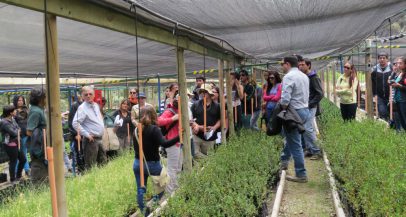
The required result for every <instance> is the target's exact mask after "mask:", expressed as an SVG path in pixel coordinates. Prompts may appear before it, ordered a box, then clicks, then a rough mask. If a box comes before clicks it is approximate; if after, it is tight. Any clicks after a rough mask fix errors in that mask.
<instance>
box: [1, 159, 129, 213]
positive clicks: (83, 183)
mask: <svg viewBox="0 0 406 217" xmlns="http://www.w3.org/2000/svg"><path fill="white" fill-rule="evenodd" d="M133 159H134V154H133V153H126V154H124V155H123V156H121V157H117V158H116V159H114V160H113V161H110V162H109V164H108V165H106V166H104V167H102V168H94V169H92V170H91V171H90V172H88V173H87V174H86V175H84V176H79V177H76V178H73V179H68V180H66V194H67V200H68V215H69V216H74V217H76V216H78V217H79V216H123V215H124V214H126V213H127V212H128V211H129V210H136V199H135V198H136V190H135V189H136V187H135V178H134V175H133V172H132V163H133ZM50 198H51V196H50V191H49V187H48V186H45V185H42V186H40V187H36V188H33V187H30V188H27V189H25V190H22V191H21V192H20V194H19V195H18V196H16V197H15V196H11V197H9V198H7V199H6V202H5V203H3V204H1V205H0V217H3V216H4V217H10V216H14V217H17V216H21V217H23V216H41V217H43V216H44V217H45V216H52V210H51V199H50Z"/></svg>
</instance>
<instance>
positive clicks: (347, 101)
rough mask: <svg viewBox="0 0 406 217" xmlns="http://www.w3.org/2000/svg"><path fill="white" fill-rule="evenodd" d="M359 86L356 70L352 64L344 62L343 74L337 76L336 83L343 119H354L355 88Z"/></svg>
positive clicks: (355, 107) (355, 109) (355, 110)
mask: <svg viewBox="0 0 406 217" xmlns="http://www.w3.org/2000/svg"><path fill="white" fill-rule="evenodd" d="M358 86H359V83H358V79H357V70H356V69H355V67H354V64H351V63H348V62H347V63H345V65H344V74H342V75H341V76H340V78H338V81H337V84H336V93H337V95H338V97H339V98H340V109H341V116H342V117H343V119H344V121H351V120H354V119H355V114H356V112H357V88H358Z"/></svg>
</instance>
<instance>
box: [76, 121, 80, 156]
mask: <svg viewBox="0 0 406 217" xmlns="http://www.w3.org/2000/svg"><path fill="white" fill-rule="evenodd" d="M77 133H78V135H77V136H76V139H77V142H78V152H79V153H80V139H81V137H80V128H79V127H78V129H77ZM79 153H78V154H79Z"/></svg>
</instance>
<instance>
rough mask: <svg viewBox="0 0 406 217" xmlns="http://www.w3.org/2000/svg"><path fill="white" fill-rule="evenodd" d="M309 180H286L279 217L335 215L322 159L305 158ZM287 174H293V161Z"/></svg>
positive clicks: (325, 216)
mask: <svg viewBox="0 0 406 217" xmlns="http://www.w3.org/2000/svg"><path fill="white" fill-rule="evenodd" d="M305 165H306V170H307V176H308V179H309V181H308V182H307V183H295V182H289V181H286V183H285V191H284V193H283V198H282V204H281V207H280V210H279V216H280V217H291V216H300V217H318V216H320V217H329V216H335V211H334V205H333V199H332V195H331V190H330V185H329V182H328V174H327V170H326V167H325V166H324V161H323V160H317V161H312V160H309V159H306V163H305ZM287 174H288V175H294V169H293V161H291V163H290V164H289V170H288V172H287Z"/></svg>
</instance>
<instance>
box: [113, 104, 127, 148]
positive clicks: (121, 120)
mask: <svg viewBox="0 0 406 217" xmlns="http://www.w3.org/2000/svg"><path fill="white" fill-rule="evenodd" d="M130 105H131V102H130V101H129V100H127V99H124V100H122V101H121V103H120V109H119V110H118V111H117V115H116V116H115V121H114V129H113V130H114V132H115V133H116V135H117V138H118V141H119V143H120V151H123V150H125V149H128V148H129V147H130V137H129V135H128V131H130V132H132V131H131V129H132V123H131V114H130V112H129V111H128V107H129V106H130ZM128 128H130V129H129V130H128Z"/></svg>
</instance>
